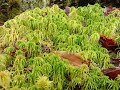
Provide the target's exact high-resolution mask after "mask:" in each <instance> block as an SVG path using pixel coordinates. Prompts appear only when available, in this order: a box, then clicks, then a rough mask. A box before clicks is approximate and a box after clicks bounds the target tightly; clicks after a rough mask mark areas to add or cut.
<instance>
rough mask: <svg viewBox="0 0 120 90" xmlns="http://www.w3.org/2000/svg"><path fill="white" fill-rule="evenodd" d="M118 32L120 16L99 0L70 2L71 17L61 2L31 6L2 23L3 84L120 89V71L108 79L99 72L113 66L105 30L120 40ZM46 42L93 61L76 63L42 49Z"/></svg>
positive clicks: (11, 89)
mask: <svg viewBox="0 0 120 90" xmlns="http://www.w3.org/2000/svg"><path fill="white" fill-rule="evenodd" d="M98 11H99V12H98ZM119 32H120V18H119V17H115V16H114V15H112V14H111V15H109V16H107V17H104V14H103V8H101V7H100V5H99V4H95V5H88V6H87V7H78V8H75V7H71V8H70V14H69V16H67V15H66V14H65V12H64V10H62V9H60V8H59V7H58V6H57V5H54V6H53V7H51V8H50V7H46V8H43V9H40V8H35V9H33V10H27V11H25V12H24V13H22V14H20V15H18V16H16V17H15V18H14V19H11V20H8V21H7V22H5V23H4V25H3V26H1V27H0V49H1V50H0V51H1V54H0V89H1V90H4V89H5V90H19V89H21V90H74V88H76V86H79V87H80V88H81V90H119V89H120V86H119V84H120V76H118V77H117V78H116V79H115V80H110V79H109V78H108V77H107V76H105V75H103V73H102V72H101V70H102V69H104V68H109V67H114V65H112V64H110V55H109V53H108V50H107V49H105V48H103V47H102V46H101V44H100V43H99V38H100V35H103V34H104V35H106V36H107V37H111V38H113V39H116V41H118V43H119V38H120V36H119ZM44 44H47V45H48V46H50V48H51V49H52V50H64V51H68V52H78V53H79V54H80V56H82V57H83V58H84V59H85V60H87V59H90V60H91V63H90V66H87V65H86V64H82V65H81V66H80V67H76V66H72V65H71V64H70V63H69V62H68V61H67V60H61V58H60V57H59V56H58V55H55V54H52V53H49V54H48V53H43V52H42V48H41V46H42V45H44ZM117 55H118V56H119V55H120V54H119V52H118V54H117Z"/></svg>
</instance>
